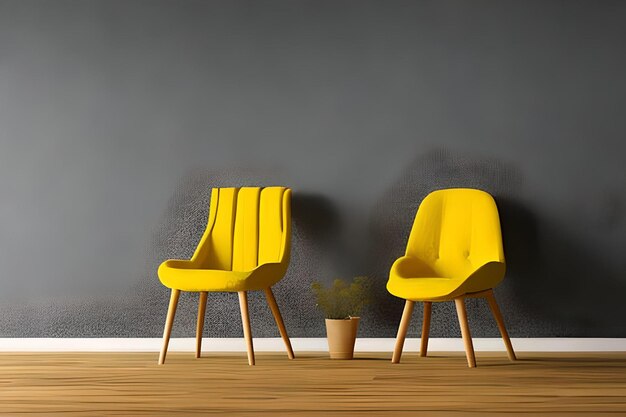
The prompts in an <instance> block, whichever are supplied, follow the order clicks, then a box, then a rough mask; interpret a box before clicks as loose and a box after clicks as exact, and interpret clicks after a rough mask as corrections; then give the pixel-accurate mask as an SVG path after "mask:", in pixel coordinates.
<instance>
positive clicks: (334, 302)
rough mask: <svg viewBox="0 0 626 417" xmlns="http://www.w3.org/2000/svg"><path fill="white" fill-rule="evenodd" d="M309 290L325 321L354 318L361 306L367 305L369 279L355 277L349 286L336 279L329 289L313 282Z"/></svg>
mask: <svg viewBox="0 0 626 417" xmlns="http://www.w3.org/2000/svg"><path fill="white" fill-rule="evenodd" d="M311 289H312V290H313V293H314V294H315V297H316V298H317V306H318V307H319V308H320V309H321V310H322V311H323V312H324V315H325V316H326V318H327V319H348V318H350V317H356V316H357V315H358V314H359V313H360V312H361V310H362V309H363V306H364V305H365V304H367V303H369V298H370V294H369V289H370V279H369V278H368V277H356V278H354V279H353V280H352V282H351V283H350V284H348V283H347V282H346V281H344V280H342V279H336V280H334V281H333V283H332V285H331V286H330V287H325V286H324V285H323V284H322V283H320V282H318V281H315V282H314V283H313V284H311Z"/></svg>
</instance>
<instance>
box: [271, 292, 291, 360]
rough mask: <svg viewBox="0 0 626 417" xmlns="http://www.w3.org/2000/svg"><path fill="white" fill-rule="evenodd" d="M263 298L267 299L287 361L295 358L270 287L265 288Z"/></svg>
mask: <svg viewBox="0 0 626 417" xmlns="http://www.w3.org/2000/svg"><path fill="white" fill-rule="evenodd" d="M265 298H267V304H269V306H270V310H272V315H273V316H274V320H275V321H276V325H277V326H278V331H279V332H280V337H282V338H283V342H285V347H286V348H287V356H288V357H289V359H293V358H294V357H295V356H294V354H293V349H292V348H291V342H290V341H289V336H287V329H286V328H285V323H283V317H282V316H281V315H280V310H279V309H278V304H277V303H276V298H274V293H273V292H272V288H271V287H267V288H266V289H265Z"/></svg>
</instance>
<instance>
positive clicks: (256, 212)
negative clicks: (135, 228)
mask: <svg viewBox="0 0 626 417" xmlns="http://www.w3.org/2000/svg"><path fill="white" fill-rule="evenodd" d="M290 196H291V190H289V189H287V188H283V187H267V188H263V189H261V188H257V187H244V188H239V189H238V188H214V189H213V191H212V193H211V208H210V212H209V221H208V224H207V228H206V230H205V232H204V235H203V236H202V239H201V240H200V243H199V244H198V247H197V248H196V251H195V253H194V255H193V256H192V258H191V259H190V260H188V261H187V260H173V259H170V260H168V261H165V262H163V263H162V264H161V266H160V267H159V271H158V274H159V279H160V280H161V282H162V283H163V285H165V286H166V287H168V288H172V289H178V290H183V291H234V292H238V291H251V290H261V289H265V288H268V287H270V286H272V285H274V284H275V283H276V282H278V281H279V280H280V279H281V278H282V277H283V276H284V275H285V272H286V271H287V267H288V265H289V254H290V239H291V205H290Z"/></svg>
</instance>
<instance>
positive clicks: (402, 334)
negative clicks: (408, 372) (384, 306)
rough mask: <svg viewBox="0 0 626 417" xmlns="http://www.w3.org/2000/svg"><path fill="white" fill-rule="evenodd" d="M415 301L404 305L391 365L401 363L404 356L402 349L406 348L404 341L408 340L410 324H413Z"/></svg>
mask: <svg viewBox="0 0 626 417" xmlns="http://www.w3.org/2000/svg"><path fill="white" fill-rule="evenodd" d="M414 306H415V301H411V300H406V303H405V304H404V311H403V312H402V319H401V320H400V326H399V327H398V335H397V336H396V347H395V348H394V349H393V356H392V358H391V363H399V362H400V357H401V356H402V348H403V347H404V339H405V338H406V332H407V331H408V330H409V324H410V323H411V316H412V315H413V307H414Z"/></svg>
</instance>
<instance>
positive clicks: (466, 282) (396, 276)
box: [387, 256, 505, 301]
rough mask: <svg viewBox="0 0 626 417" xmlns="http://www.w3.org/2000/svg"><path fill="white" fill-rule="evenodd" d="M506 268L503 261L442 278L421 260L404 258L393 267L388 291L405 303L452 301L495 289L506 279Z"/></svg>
mask: <svg viewBox="0 0 626 417" xmlns="http://www.w3.org/2000/svg"><path fill="white" fill-rule="evenodd" d="M504 269H505V266H504V263H503V262H488V263H486V264H484V265H482V266H480V267H479V268H476V269H474V270H473V271H471V273H469V274H465V275H464V276H458V277H443V276H441V275H440V274H438V273H437V271H436V270H435V269H434V268H431V267H430V266H429V265H427V264H426V263H424V262H422V261H421V260H419V259H417V258H415V257H412V256H403V257H402V258H399V259H398V260H397V261H396V262H395V263H394V264H393V266H392V267H391V271H390V273H389V281H388V282H387V290H388V291H389V292H390V293H391V294H393V295H395V296H396V297H400V298H404V299H405V300H413V301H446V300H452V299H454V298H456V297H458V296H461V295H463V294H468V293H473V292H479V291H484V290H487V289H490V288H493V287H495V286H496V285H497V284H498V283H499V282H500V281H501V280H502V278H503V277H504Z"/></svg>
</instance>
